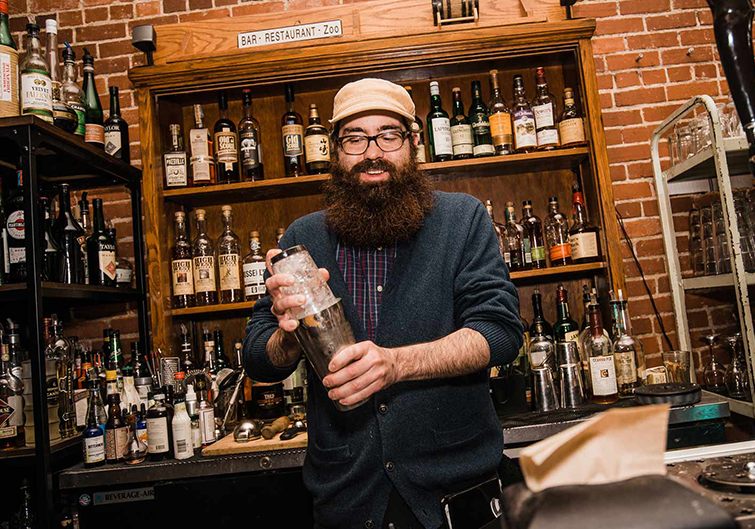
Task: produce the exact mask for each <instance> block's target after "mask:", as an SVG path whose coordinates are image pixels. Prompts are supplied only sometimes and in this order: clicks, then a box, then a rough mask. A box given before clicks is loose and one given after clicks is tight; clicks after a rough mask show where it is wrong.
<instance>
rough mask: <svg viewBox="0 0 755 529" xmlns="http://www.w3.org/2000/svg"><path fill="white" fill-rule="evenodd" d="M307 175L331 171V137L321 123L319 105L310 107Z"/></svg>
mask: <svg viewBox="0 0 755 529" xmlns="http://www.w3.org/2000/svg"><path fill="white" fill-rule="evenodd" d="M304 151H305V154H306V160H307V174H325V173H327V172H328V171H329V170H330V137H328V130H327V129H326V128H325V127H323V126H322V123H320V112H319V111H318V110H317V105H316V104H314V103H312V104H311V105H309V125H307V130H306V131H305V133H304Z"/></svg>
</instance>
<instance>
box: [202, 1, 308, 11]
mask: <svg viewBox="0 0 755 529" xmlns="http://www.w3.org/2000/svg"><path fill="white" fill-rule="evenodd" d="M238 3H239V2H238V0H215V7H221V6H231V5H236V4H238ZM289 5H290V3H289ZM315 7H318V6H315ZM289 9H290V8H289Z"/></svg>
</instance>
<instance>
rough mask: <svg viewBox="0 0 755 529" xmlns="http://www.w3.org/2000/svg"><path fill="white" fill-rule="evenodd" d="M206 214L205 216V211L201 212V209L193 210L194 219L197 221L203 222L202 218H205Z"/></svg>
mask: <svg viewBox="0 0 755 529" xmlns="http://www.w3.org/2000/svg"><path fill="white" fill-rule="evenodd" d="M206 214H207V212H206V211H205V210H203V209H195V210H194V215H196V217H197V218H198V219H200V220H204V217H205V215H206Z"/></svg>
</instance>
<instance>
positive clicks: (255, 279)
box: [242, 231, 267, 301]
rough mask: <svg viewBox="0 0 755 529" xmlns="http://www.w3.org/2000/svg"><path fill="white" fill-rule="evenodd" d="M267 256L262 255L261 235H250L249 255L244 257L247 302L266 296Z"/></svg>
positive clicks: (257, 233) (252, 233) (255, 233)
mask: <svg viewBox="0 0 755 529" xmlns="http://www.w3.org/2000/svg"><path fill="white" fill-rule="evenodd" d="M266 268H267V266H266V264H265V255H264V254H263V253H262V244H260V234H259V232H257V231H252V232H250V233H249V253H248V254H247V255H246V257H244V264H243V265H242V269H243V272H244V297H245V298H246V301H255V300H258V299H260V298H262V297H264V296H265V294H266V293H267V288H266V287H265V270H266Z"/></svg>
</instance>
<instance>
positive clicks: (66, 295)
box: [0, 281, 142, 303]
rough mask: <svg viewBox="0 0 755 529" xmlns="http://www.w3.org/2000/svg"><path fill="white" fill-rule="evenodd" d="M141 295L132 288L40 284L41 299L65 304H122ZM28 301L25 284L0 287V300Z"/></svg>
mask: <svg viewBox="0 0 755 529" xmlns="http://www.w3.org/2000/svg"><path fill="white" fill-rule="evenodd" d="M141 297H142V293H141V292H140V291H139V290H137V289H133V288H116V287H100V286H94V285H68V284H65V283H52V282H48V281H45V282H43V283H42V298H43V299H48V300H52V299H57V300H59V301H67V302H75V301H82V302H91V301H99V302H103V303H122V302H129V301H138V300H139V299H141ZM27 299H29V292H28V290H27V287H26V283H11V284H9V285H3V286H0V300H3V301H24V300H27Z"/></svg>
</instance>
